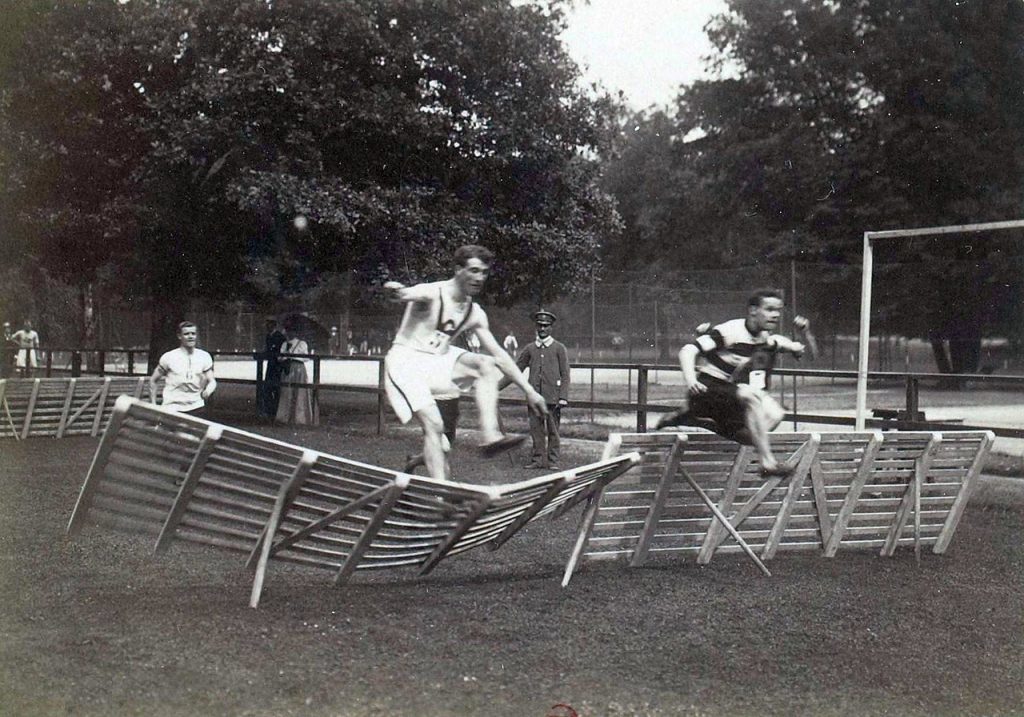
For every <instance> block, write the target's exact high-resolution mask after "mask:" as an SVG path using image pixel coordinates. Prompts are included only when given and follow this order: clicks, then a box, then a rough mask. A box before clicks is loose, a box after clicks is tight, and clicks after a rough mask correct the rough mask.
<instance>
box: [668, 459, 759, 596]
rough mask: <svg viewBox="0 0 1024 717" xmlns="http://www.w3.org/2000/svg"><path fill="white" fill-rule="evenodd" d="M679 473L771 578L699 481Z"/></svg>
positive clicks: (684, 472)
mask: <svg viewBox="0 0 1024 717" xmlns="http://www.w3.org/2000/svg"><path fill="white" fill-rule="evenodd" d="M679 472H680V473H682V474H683V478H684V479H686V482H687V483H689V484H690V487H691V488H693V489H694V491H696V493H697V495H698V496H699V497H700V499H701V500H702V501H704V505H706V506H707V507H708V508H709V509H710V510H711V513H712V514H713V515H714V516H715V518H716V519H717V520H719V521H720V522H721V523H722V524H723V525H724V526H725V529H726V530H727V531H729V535H731V536H732V537H733V539H734V540H735V541H736V542H737V543H738V544H739V546H740V547H741V548H742V549H743V552H744V553H746V554H747V557H749V558H750V559H751V560H753V561H754V564H755V565H757V567H758V568H759V569H760V570H761V572H762V573H764V574H765V575H767V576H768V577H771V575H772V574H771V572H769V570H768V568H766V567H765V566H764V563H762V562H761V559H760V558H759V557H757V555H756V554H755V553H754V551H753V550H751V549H750V546H749V545H747V541H745V540H744V539H743V537H742V536H741V535H740V534H739V532H737V530H736V529H735V528H734V527H732V523H730V522H729V519H728V518H726V517H725V515H724V514H723V513H722V511H720V510H719V509H718V506H717V505H715V501H713V500H711V498H709V497H708V494H707V493H705V492H704V489H703V488H701V487H700V486H699V485H697V481H695V480H694V479H693V477H692V476H691V475H690V474H689V473H688V472H687V471H685V470H680V471H679Z"/></svg>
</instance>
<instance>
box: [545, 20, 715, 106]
mask: <svg viewBox="0 0 1024 717" xmlns="http://www.w3.org/2000/svg"><path fill="white" fill-rule="evenodd" d="M724 9H725V2H724V0H591V1H590V4H589V5H587V4H584V3H582V2H581V3H578V7H577V8H576V10H575V11H574V12H573V14H572V16H571V17H570V20H569V29H568V30H566V32H565V34H564V35H563V36H562V39H563V40H564V42H565V43H566V45H567V46H568V48H569V53H570V54H571V55H572V57H573V59H574V60H576V62H578V63H579V65H580V67H581V68H582V69H583V72H584V77H585V78H586V79H587V80H588V81H598V82H600V83H601V84H602V85H604V87H605V88H607V89H608V90H610V91H612V92H615V91H617V90H622V91H623V92H624V93H625V94H626V97H627V100H628V101H629V104H630V105H631V106H632V107H633V108H634V109H644V108H646V107H648V106H649V105H652V104H657V105H667V104H668V103H670V102H671V101H672V100H673V99H674V98H675V96H676V88H677V87H678V86H679V85H680V84H681V83H684V82H690V81H691V80H694V79H696V78H698V77H700V76H701V75H702V74H703V71H702V68H703V64H702V63H701V61H700V58H701V56H703V55H707V54H708V53H709V52H710V51H711V45H710V44H709V43H708V41H707V37H705V35H704V32H703V27H704V24H705V23H706V22H707V21H708V18H709V17H711V15H714V14H716V13H719V12H722V11H723V10H724Z"/></svg>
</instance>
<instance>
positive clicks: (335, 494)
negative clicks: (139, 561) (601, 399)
mask: <svg viewBox="0 0 1024 717" xmlns="http://www.w3.org/2000/svg"><path fill="white" fill-rule="evenodd" d="M639 459H640V458H639V455H637V454H635V453H626V454H620V455H616V456H614V457H610V458H608V459H606V460H602V461H599V462H597V463H593V464H590V465H586V466H581V467H578V468H574V469H571V470H566V471H561V472H559V473H555V474H551V475H547V476H540V477H537V478H533V479H530V480H527V481H521V482H518V483H511V484H506V485H499V486H482V485H472V484H466V483H453V482H448V481H438V480H434V479H431V478H427V477H422V476H413V475H408V474H403V473H399V472H396V471H392V470H388V469H385V468H379V467H376V466H372V465H368V464H365V463H359V462H357V461H352V460H349V459H346V458H341V457H338V456H332V455H329V454H325V453H320V452H317V451H312V450H308V449H304V448H302V447H300V446H295V445H292V444H288V443H284V442H281V441H276V440H273V439H270V438H265V437H263V436H259V435H256V434H252V433H247V432H245V431H241V430H238V429H234V428H229V427H226V426H221V425H219V424H216V423H212V422H209V421H205V420H202V419H199V418H194V417H191V416H186V415H182V414H179V413H173V412H169V411H164V410H163V409H161V408H159V407H156V406H152V405H150V404H146V403H142V402H140V401H137V400H133V399H131V398H129V397H122V398H121V399H119V400H118V401H117V405H116V406H115V409H114V415H113V418H112V419H111V421H110V424H109V426H108V428H107V430H106V432H105V433H104V435H103V439H102V441H101V442H100V445H99V447H98V448H97V452H96V455H95V456H94V458H93V462H92V465H91V466H90V469H89V473H88V475H87V476H86V479H85V482H84V484H83V486H82V489H81V492H80V494H79V498H78V502H77V504H76V506H75V509H74V513H73V514H72V517H71V520H70V522H69V523H68V529H67V530H68V534H69V535H71V536H74V535H77V534H78V533H79V532H80V531H81V530H82V528H83V527H84V525H85V524H86V522H91V523H98V524H101V525H105V526H108V527H113V528H116V529H127V530H138V531H142V532H146V533H149V534H150V535H153V536H155V538H156V541H155V544H154V552H155V553H161V552H163V551H164V550H166V549H167V548H168V547H169V545H170V544H171V543H172V542H174V541H179V540H182V541H190V542H197V543H203V544H206V545H212V546H217V547H220V548H224V549H228V550H234V551H241V552H244V553H247V554H248V564H249V566H250V567H251V568H253V569H254V570H255V577H254V580H253V586H252V591H251V594H250V605H251V606H252V607H256V606H257V605H258V604H259V600H260V596H261V594H262V590H263V583H264V580H265V578H266V574H267V569H268V566H269V563H270V561H271V560H287V561H291V562H297V563H302V564H305V565H310V566H316V567H320V568H326V569H329V570H331V571H333V572H334V580H335V582H336V583H341V582H343V581H345V580H346V579H347V578H348V577H349V576H351V575H352V574H353V573H354V572H355V571H356V570H372V569H392V568H401V567H416V568H419V572H420V574H421V575H423V574H427V573H429V572H430V571H431V570H433V569H434V568H435V567H436V566H437V564H438V563H439V562H441V561H442V560H443V559H445V558H446V557H449V556H452V555H457V554H459V553H462V552H465V551H467V550H470V549H472V548H476V547H483V546H486V547H488V548H490V549H496V548H498V547H500V546H501V545H503V544H504V543H505V542H506V541H507V540H509V539H510V538H511V537H512V536H513V535H515V534H516V533H517V532H518V531H519V530H520V529H521V528H522V527H523V526H524V525H526V524H527V523H529V522H531V521H534V520H537V519H539V518H542V517H544V516H552V517H558V516H560V515H563V514H564V513H565V512H566V511H568V510H570V509H571V508H572V507H574V506H575V505H578V504H579V503H581V502H582V501H586V500H588V499H590V498H592V497H593V496H594V495H595V494H596V493H597V492H598V491H600V490H601V489H603V488H604V487H605V486H606V485H607V484H608V483H609V482H611V481H612V480H614V479H615V478H617V477H618V476H619V475H621V474H622V473H623V472H625V471H626V470H628V469H629V468H630V467H632V466H633V465H634V464H635V463H636V462H637V461H639Z"/></svg>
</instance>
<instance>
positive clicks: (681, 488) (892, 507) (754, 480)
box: [563, 431, 994, 585]
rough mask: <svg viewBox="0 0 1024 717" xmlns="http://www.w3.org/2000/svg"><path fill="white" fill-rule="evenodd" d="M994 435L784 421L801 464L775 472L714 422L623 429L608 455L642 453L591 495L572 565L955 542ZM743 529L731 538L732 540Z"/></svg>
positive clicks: (780, 444)
mask: <svg viewBox="0 0 1024 717" xmlns="http://www.w3.org/2000/svg"><path fill="white" fill-rule="evenodd" d="M993 440H994V435H993V434H992V433H991V432H989V431H956V432H944V433H937V432H930V431H920V432H918V431H914V432H899V431H894V432H885V433H882V432H880V431H860V432H843V433H792V434H786V433H777V434H773V435H772V447H773V449H774V450H775V452H776V453H777V454H778V455H780V456H782V457H784V458H786V459H787V461H788V462H789V463H790V464H791V465H795V466H796V470H795V471H794V473H793V474H792V475H791V476H788V477H787V478H785V479H781V478H778V477H774V478H769V479H765V478H764V477H763V476H762V475H761V471H760V465H759V463H758V461H757V459H756V454H755V453H754V451H753V449H752V448H750V447H747V446H740V445H737V444H736V443H733V442H731V441H728V440H726V439H724V438H721V437H719V436H716V435H714V434H712V433H707V432H704V431H694V432H683V433H637V434H614V435H612V436H611V437H610V440H609V442H608V445H607V446H606V448H605V457H606V458H611V457H614V456H616V455H620V454H622V453H623V452H630V453H639V455H640V465H639V466H638V467H637V468H636V469H635V470H632V471H630V472H629V473H628V474H627V475H625V476H623V477H622V478H620V479H619V480H617V481H616V482H615V483H614V484H613V485H609V486H607V487H606V488H605V489H604V490H603V491H602V492H601V493H600V494H599V495H597V496H595V499H594V500H593V501H591V502H590V504H589V505H588V507H587V510H586V512H585V514H584V517H583V520H582V524H581V527H580V531H579V535H578V538H577V542H576V546H575V549H574V551H573V554H572V557H571V558H570V560H569V564H568V566H567V568H566V571H565V576H564V579H563V585H564V584H567V583H568V582H569V579H570V578H571V577H572V574H573V571H574V570H575V569H576V566H577V564H578V563H579V562H580V561H581V560H584V559H585V560H607V559H612V560H622V561H626V562H628V563H629V564H630V565H632V566H639V565H643V564H645V563H646V562H647V561H648V560H650V559H654V558H655V557H656V556H665V555H680V554H682V555H687V554H688V555H695V556H696V559H697V562H698V563H700V564H707V563H708V562H710V561H711V559H712V557H713V556H714V555H715V554H716V553H735V552H740V551H743V552H745V553H746V554H747V555H748V556H749V557H750V558H751V559H752V560H753V561H754V562H755V563H756V564H757V565H758V567H759V568H760V569H761V570H763V571H764V572H765V573H767V572H768V571H767V569H766V568H765V567H764V564H763V562H762V561H763V560H767V559H770V558H772V557H774V556H775V555H776V553H778V552H779V551H795V550H803V551H808V550H810V551H818V552H820V553H821V554H822V555H824V556H826V557H834V556H835V555H836V554H837V553H838V552H839V551H840V550H849V549H877V550H878V551H879V552H880V554H881V555H883V556H891V555H893V553H894V552H895V550H896V548H897V547H898V546H907V547H910V546H913V548H914V550H915V554H916V555H917V556H918V558H920V551H921V549H922V547H930V548H931V549H932V552H934V553H937V554H941V553H943V552H945V551H946V549H947V547H948V546H949V543H950V540H951V539H952V537H953V533H954V531H955V530H956V527H957V524H958V523H959V521H960V518H961V516H962V515H963V511H964V508H965V507H966V505H967V500H968V498H969V497H970V493H971V489H972V487H973V485H974V484H975V482H976V481H977V479H978V476H979V474H980V472H981V469H982V467H983V465H984V462H985V457H986V456H987V454H988V452H989V450H990V449H991V446H992V443H993ZM730 538H731V540H730Z"/></svg>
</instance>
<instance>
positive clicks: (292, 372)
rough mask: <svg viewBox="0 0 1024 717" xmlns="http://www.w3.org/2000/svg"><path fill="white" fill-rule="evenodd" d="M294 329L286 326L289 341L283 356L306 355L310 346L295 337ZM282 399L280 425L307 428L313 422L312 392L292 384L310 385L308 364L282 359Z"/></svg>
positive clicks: (279, 410)
mask: <svg viewBox="0 0 1024 717" xmlns="http://www.w3.org/2000/svg"><path fill="white" fill-rule="evenodd" d="M293 332H294V328H293V327H291V326H287V325H286V326H285V334H286V335H287V336H288V340H287V341H286V342H285V343H284V345H283V346H282V347H281V353H282V354H297V355H306V354H308V353H309V346H308V345H307V344H306V342H305V341H303V340H302V339H300V338H299V337H298V336H295V334H294V333H293ZM280 362H281V399H280V401H279V402H278V404H277V417H276V420H277V422H278V423H284V424H288V425H293V426H306V425H309V424H311V423H312V422H313V402H312V392H311V391H310V389H308V388H301V387H299V386H294V385H292V384H299V383H309V372H308V371H307V370H306V362H305V361H301V360H299V359H298V358H281V359H280Z"/></svg>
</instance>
